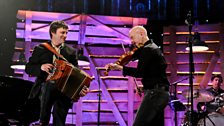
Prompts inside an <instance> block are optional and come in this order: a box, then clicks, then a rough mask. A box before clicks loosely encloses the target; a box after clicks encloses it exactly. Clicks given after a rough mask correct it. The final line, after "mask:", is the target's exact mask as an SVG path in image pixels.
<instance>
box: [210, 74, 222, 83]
mask: <svg viewBox="0 0 224 126" xmlns="http://www.w3.org/2000/svg"><path fill="white" fill-rule="evenodd" d="M216 77H217V78H219V82H220V83H222V82H223V79H222V76H221V75H219V74H215V75H213V76H212V78H211V81H213V80H214V79H215V78H216Z"/></svg>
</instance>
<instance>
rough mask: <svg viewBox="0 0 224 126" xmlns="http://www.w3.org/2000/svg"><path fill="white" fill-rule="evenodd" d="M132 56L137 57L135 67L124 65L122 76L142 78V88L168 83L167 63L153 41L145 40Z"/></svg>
mask: <svg viewBox="0 0 224 126" xmlns="http://www.w3.org/2000/svg"><path fill="white" fill-rule="evenodd" d="M133 58H134V59H138V65H137V68H133V67H127V66H124V67H123V75H124V76H126V75H128V76H133V77H137V78H142V84H143V86H144V89H152V88H154V87H155V85H167V86H168V85H169V81H168V80H167V76H166V67H167V63H166V61H165V58H164V56H163V54H162V52H161V50H160V48H159V47H158V46H157V45H156V44H155V43H154V42H152V41H151V40H149V41H147V42H146V43H145V44H144V46H143V47H140V48H139V49H138V50H137V51H136V52H135V53H134V55H133Z"/></svg>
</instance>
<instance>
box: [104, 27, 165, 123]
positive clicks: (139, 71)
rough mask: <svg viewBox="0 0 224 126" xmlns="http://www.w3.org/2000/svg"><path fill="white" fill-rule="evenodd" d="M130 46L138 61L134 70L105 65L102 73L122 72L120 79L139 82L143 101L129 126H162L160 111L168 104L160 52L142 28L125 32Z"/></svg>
mask: <svg viewBox="0 0 224 126" xmlns="http://www.w3.org/2000/svg"><path fill="white" fill-rule="evenodd" d="M129 37H130V40H131V43H132V44H133V45H135V46H137V47H138V50H137V51H135V52H134V54H133V57H132V58H134V59H138V65H137V67H136V68H133V67H127V66H121V65H118V64H116V63H110V64H107V65H106V66H105V67H106V69H111V70H122V73H123V76H132V77H137V78H142V84H143V88H144V98H143V100H142V102H141V105H140V107H139V109H138V112H137V114H136V117H135V120H134V124H133V126H149V125H154V126H155V125H157V126H163V124H161V122H163V120H159V119H160V118H161V119H163V110H164V108H165V107H166V105H167V103H168V101H169V92H168V90H169V81H168V80H167V76H166V67H167V64H166V61H165V58H164V56H163V54H162V52H161V50H160V48H159V47H158V46H157V45H156V44H155V43H154V42H153V41H152V40H151V39H149V37H148V35H147V31H146V29H145V28H144V27H142V26H135V27H133V28H132V29H131V30H130V31H129Z"/></svg>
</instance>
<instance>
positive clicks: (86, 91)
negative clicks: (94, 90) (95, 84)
mask: <svg viewBox="0 0 224 126" xmlns="http://www.w3.org/2000/svg"><path fill="white" fill-rule="evenodd" d="M88 92H89V88H88V87H87V86H83V88H82V90H81V91H80V93H79V95H80V96H81V97H83V96H85V95H86V94H87V93H88Z"/></svg>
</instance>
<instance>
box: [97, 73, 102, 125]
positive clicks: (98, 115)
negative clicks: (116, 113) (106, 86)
mask: <svg viewBox="0 0 224 126" xmlns="http://www.w3.org/2000/svg"><path fill="white" fill-rule="evenodd" d="M96 71H97V75H98V76H97V81H98V86H99V92H98V113H97V126H100V111H101V109H100V107H101V105H100V102H101V90H100V88H101V86H100V73H99V70H98V69H97V70H96Z"/></svg>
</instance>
